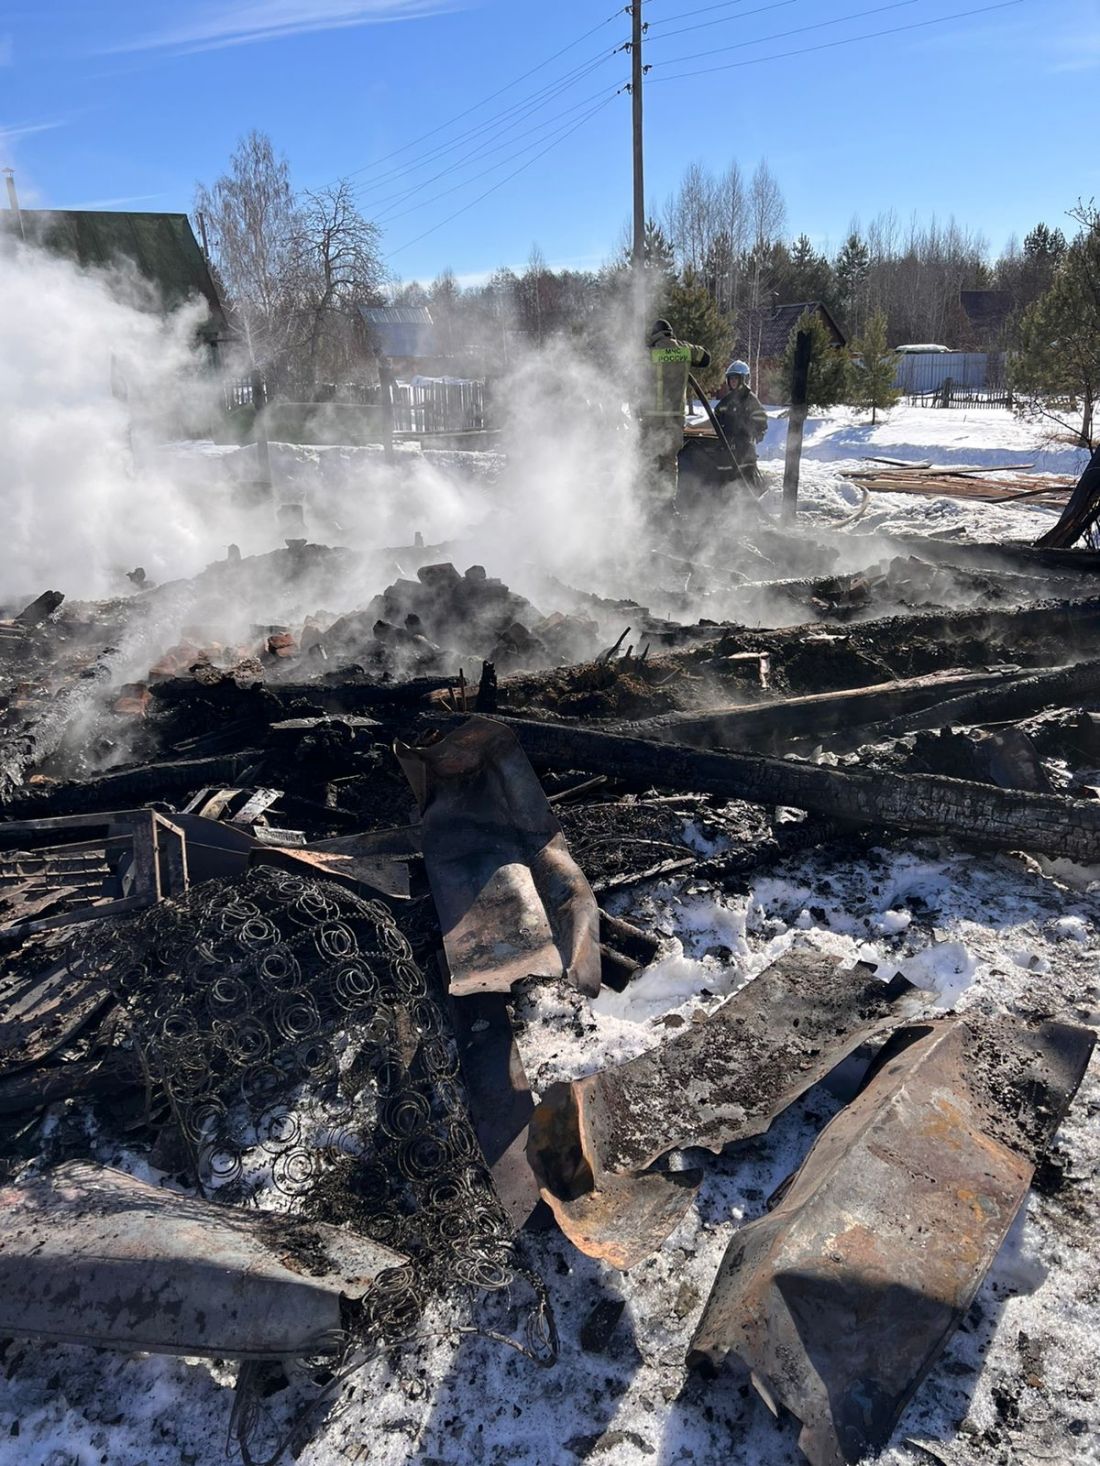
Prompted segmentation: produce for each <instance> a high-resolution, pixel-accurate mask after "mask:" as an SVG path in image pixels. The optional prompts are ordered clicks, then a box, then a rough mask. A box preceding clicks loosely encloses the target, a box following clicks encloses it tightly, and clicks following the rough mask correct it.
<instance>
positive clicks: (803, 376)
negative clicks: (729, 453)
mask: <svg viewBox="0 0 1100 1466" xmlns="http://www.w3.org/2000/svg"><path fill="white" fill-rule="evenodd" d="M812 349H813V337H812V336H811V335H810V333H809V331H799V333H798V336H797V338H796V340H795V345H794V373H793V379H792V382H791V407H790V412H789V414H788V417H787V459H786V463H785V464H784V466H783V518H784V519H793V518H794V517H795V515H796V514H797V513H798V476H799V473H800V471H801V468H802V434H803V433H804V432H805V429H806V405H807V399H808V397H809V392H810V352H811V351H812Z"/></svg>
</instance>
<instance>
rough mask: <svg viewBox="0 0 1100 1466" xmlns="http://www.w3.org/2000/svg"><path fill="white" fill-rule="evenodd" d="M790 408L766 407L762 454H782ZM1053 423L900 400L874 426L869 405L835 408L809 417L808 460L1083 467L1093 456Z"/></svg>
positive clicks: (1002, 410)
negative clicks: (1058, 436)
mask: <svg viewBox="0 0 1100 1466" xmlns="http://www.w3.org/2000/svg"><path fill="white" fill-rule="evenodd" d="M784 413H785V409H783V408H769V409H768V436H767V437H766V438H765V440H764V442H763V444H762V445H761V450H760V456H761V457H762V458H782V456H783V452H784V448H785V446H786V436H787V424H786V420H785V416H784ZM1053 427H1054V425H1053V424H1052V423H1050V422H1044V421H1030V420H1027V419H1024V418H1021V417H1018V416H1017V415H1016V413H1014V412H1013V411H1011V409H1009V408H1007V407H993V408H983V409H976V408H959V407H951V408H942V407H909V406H907V405H906V404H904V403H902V404H899V405H898V406H897V407H892V408H891V409H890V410H889V412H885V413H881V414H880V415H879V420H878V422H877V423H876V424H875V425H874V426H872V424H871V420H870V418H869V417H868V415H867V413H865V412H857V411H856V410H855V409H854V408H851V407H834V408H831V409H830V410H829V411H828V412H827V413H825V414H823V415H813V414H811V416H810V417H808V418H807V419H806V431H805V437H804V440H803V448H802V455H803V459H810V460H815V461H819V462H831V461H838V460H842V459H843V460H850V459H856V458H864V457H869V456H877V457H885V458H900V459H903V460H904V461H905V462H907V463H933V464H935V465H937V466H940V467H950V466H954V467H961V466H962V465H964V464H965V465H967V466H968V467H972V468H973V467H979V466H980V467H983V468H986V469H989V470H990V471H993V470H995V469H998V468H1006V467H1010V466H1012V465H1014V464H1022V463H1030V464H1033V465H1034V467H1035V471H1036V472H1037V473H1078V474H1079V473H1080V472H1081V470H1082V469H1083V468H1084V466H1085V462H1086V461H1087V458H1088V455H1087V453H1085V452H1084V451H1083V450H1082V449H1080V448H1075V447H1074V446H1073V445H1072V444H1070V443H1066V442H1060V441H1052V428H1053Z"/></svg>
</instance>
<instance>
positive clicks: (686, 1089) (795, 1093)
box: [528, 948, 924, 1268]
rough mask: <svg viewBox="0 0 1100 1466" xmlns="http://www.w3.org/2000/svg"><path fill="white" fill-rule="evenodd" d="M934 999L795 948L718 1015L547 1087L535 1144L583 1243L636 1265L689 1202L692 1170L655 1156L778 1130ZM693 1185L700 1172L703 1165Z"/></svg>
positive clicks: (547, 1185) (548, 1187) (563, 1213)
mask: <svg viewBox="0 0 1100 1466" xmlns="http://www.w3.org/2000/svg"><path fill="white" fill-rule="evenodd" d="M923 1006H924V1000H923V999H922V998H921V997H920V996H919V995H918V993H917V990H916V989H914V988H913V987H912V986H911V984H909V983H907V982H905V981H904V979H896V980H895V981H894V982H893V983H890V984H886V983H883V982H881V981H880V980H879V979H878V978H877V977H875V975H874V971H873V969H871V968H869V967H867V966H864V965H859V966H856V967H851V968H842V967H841V965H840V961H839V959H838V958H836V957H832V956H828V955H827V954H825V953H822V952H818V951H815V950H812V949H808V948H800V949H796V950H795V951H792V952H789V953H787V954H786V956H784V957H783V958H781V959H780V961H778V962H776V963H775V964H774V965H773V966H771V967H769V968H768V969H767V970H766V971H764V972H762V973H761V974H760V975H759V977H756V978H754V979H753V981H752V982H750V983H747V984H746V985H745V986H744V987H743V988H741V989H740V991H739V992H737V993H735V994H734V995H733V997H732V998H730V999H729V1000H728V1001H727V1002H725V1003H723V1004H722V1006H721V1007H720V1008H718V1009H717V1010H716V1011H715V1012H714V1013H712V1014H711V1015H710V1017H709V1018H706V1019H702V1020H700V1021H698V1022H695V1023H693V1024H691V1025H690V1026H689V1027H688V1028H687V1029H685V1030H684V1031H683V1032H681V1033H678V1034H677V1035H676V1036H675V1037H674V1038H670V1039H668V1040H666V1041H665V1042H664V1043H663V1044H661V1045H660V1046H659V1047H658V1048H656V1049H651V1050H650V1051H649V1053H646V1054H642V1055H641V1056H640V1057H639V1058H637V1059H631V1060H630V1061H629V1062H628V1063H625V1064H618V1065H615V1066H613V1067H612V1068H609V1069H603V1070H601V1071H600V1072H599V1073H597V1074H591V1075H589V1076H588V1077H587V1078H584V1079H578V1080H575V1081H574V1082H573V1083H572V1084H568V1085H556V1086H553V1087H552V1088H551V1089H550V1090H548V1091H547V1094H546V1096H545V1098H544V1099H543V1102H542V1104H541V1105H539V1106H538V1108H537V1109H536V1111H535V1114H534V1116H533V1117H532V1120H531V1127H530V1140H529V1143H528V1154H529V1157H530V1160H531V1165H532V1168H533V1169H534V1171H535V1174H536V1176H537V1177H538V1179H539V1183H540V1187H541V1190H542V1194H543V1197H544V1198H545V1199H546V1201H547V1202H548V1203H549V1205H550V1206H551V1208H552V1209H553V1211H554V1214H555V1216H556V1217H557V1219H558V1221H559V1223H560V1225H561V1227H562V1229H563V1231H564V1232H565V1233H566V1235H567V1236H568V1237H569V1238H570V1239H571V1240H572V1241H573V1242H574V1243H575V1244H576V1246H578V1247H579V1248H580V1249H581V1251H582V1252H586V1253H588V1254H589V1255H590V1256H593V1257H600V1258H603V1259H604V1260H605V1261H607V1262H610V1263H612V1264H613V1266H615V1267H620V1268H625V1267H632V1266H634V1265H635V1264H636V1263H637V1262H640V1261H641V1259H642V1258H643V1257H645V1256H646V1255H647V1254H648V1253H650V1252H652V1251H654V1250H655V1249H656V1248H657V1247H659V1246H660V1244H661V1243H662V1242H663V1241H664V1239H665V1237H667V1235H668V1233H669V1232H670V1231H671V1230H672V1228H673V1227H674V1226H675V1225H676V1223H677V1222H678V1221H679V1220H680V1217H682V1216H683V1214H684V1213H685V1212H686V1211H687V1209H688V1207H689V1206H690V1205H691V1201H692V1196H693V1195H694V1189H690V1190H689V1189H687V1183H685V1181H684V1179H683V1176H684V1174H685V1173H683V1172H679V1173H661V1172H650V1171H647V1168H648V1167H649V1166H651V1165H652V1164H653V1162H654V1161H656V1160H658V1159H659V1158H660V1157H661V1156H663V1155H665V1154H667V1152H668V1151H670V1150H673V1149H683V1148H685V1147H688V1146H703V1147H706V1148H708V1149H710V1150H713V1151H715V1152H718V1151H720V1150H721V1149H722V1148H723V1146H725V1145H729V1144H730V1143H731V1142H732V1141H735V1140H743V1139H745V1138H746V1137H748V1136H751V1135H758V1134H760V1132H761V1131H763V1130H766V1129H767V1128H768V1126H769V1125H770V1124H771V1123H772V1121H773V1120H774V1119H775V1117H776V1116H777V1115H779V1114H780V1113H782V1111H783V1110H785V1109H786V1108H787V1107H788V1106H789V1105H791V1104H793V1103H794V1101H795V1100H796V1099H798V1097H799V1096H800V1095H802V1094H804V1093H805V1092H806V1090H808V1089H809V1088H810V1087H811V1086H812V1085H814V1084H816V1083H817V1082H818V1081H819V1080H821V1079H823V1078H824V1077H825V1076H826V1075H827V1074H828V1073H829V1072H830V1070H832V1069H834V1068H835V1067H836V1066H837V1065H838V1064H839V1063H840V1062H841V1061H842V1060H843V1059H845V1058H846V1057H847V1056H848V1055H849V1054H851V1053H852V1052H853V1051H854V1050H855V1049H857V1048H858V1047H859V1046H860V1045H861V1044H863V1043H866V1042H868V1041H869V1040H871V1039H875V1038H878V1037H881V1036H882V1035H883V1034H885V1033H886V1032H887V1031H888V1030H889V1029H890V1028H892V1027H893V1026H895V1025H896V1024H897V1023H898V1022H900V1021H903V1020H904V1019H907V1018H911V1017H913V1016H915V1015H916V1014H917V1013H918V1012H919V1011H920V1010H921V1008H922V1007H923ZM693 1174H694V1176H695V1183H694V1185H695V1187H697V1186H698V1183H699V1181H700V1180H701V1179H702V1173H701V1172H695V1173H693Z"/></svg>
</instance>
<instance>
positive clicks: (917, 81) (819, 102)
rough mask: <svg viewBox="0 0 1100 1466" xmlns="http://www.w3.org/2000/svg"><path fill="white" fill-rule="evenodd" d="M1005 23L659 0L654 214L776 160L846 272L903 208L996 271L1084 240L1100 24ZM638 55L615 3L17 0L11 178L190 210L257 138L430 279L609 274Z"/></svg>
mask: <svg viewBox="0 0 1100 1466" xmlns="http://www.w3.org/2000/svg"><path fill="white" fill-rule="evenodd" d="M991 4H992V0H900V3H898V0H894V3H888V0H727V3H724V4H722V3H716V0H647V4H646V7H645V15H646V18H647V20H648V22H649V24H650V29H649V32H648V34H647V38H646V44H645V59H646V61H647V62H648V63H650V64H651V65H652V67H653V70H652V71H651V72H650V73H649V76H648V78H647V84H646V168H647V194H648V200H649V204H650V208H651V210H655V207H659V205H660V203H661V202H662V201H663V200H664V198H665V197H666V196H667V194H668V192H669V191H670V189H672V188H673V187H674V186H675V184H676V182H677V180H678V178H679V176H680V175H681V173H682V171H683V169H684V167H685V166H686V165H687V164H688V163H689V162H691V161H693V160H695V159H700V160H702V161H705V162H707V163H709V164H710V165H711V166H712V167H713V168H714V169H715V170H716V171H722V170H724V168H725V167H726V166H727V165H728V163H729V162H730V160H731V159H734V158H736V159H737V160H738V161H739V162H740V163H741V165H742V167H743V168H744V169H745V171H746V173H750V172H751V171H752V169H753V167H754V166H755V164H756V162H757V161H758V159H759V158H760V157H762V156H766V157H767V159H768V161H769V163H770V166H771V168H772V170H773V172H774V173H775V174H776V175H777V177H778V179H779V181H780V183H781V185H782V188H783V191H784V194H785V197H786V200H787V204H788V211H789V219H790V224H791V229H792V232H797V231H798V230H803V229H804V230H805V231H806V232H807V233H808V234H810V235H811V236H812V237H813V238H814V239H815V240H816V241H818V242H819V243H821V244H826V243H827V244H829V245H830V246H832V247H835V246H836V245H837V244H839V243H840V241H841V240H842V239H843V236H844V234H845V233H846V231H847V226H848V223H849V221H850V219H851V218H852V217H853V216H860V217H861V218H862V219H864V220H867V219H869V218H870V217H871V216H872V215H874V214H875V213H877V212H878V211H879V210H881V209H887V208H893V209H895V210H896V211H897V212H898V214H899V215H900V216H901V217H902V218H903V219H906V220H907V219H908V218H909V216H910V215H911V214H912V213H913V212H914V211H915V212H916V213H917V214H918V215H920V216H923V217H927V216H930V215H931V214H933V213H935V214H936V215H938V216H939V217H940V218H941V219H945V218H946V217H948V216H949V215H951V214H954V215H955V216H956V217H957V218H958V219H959V220H960V221H961V222H963V223H965V224H966V225H968V226H969V227H971V228H973V229H980V230H982V231H983V232H984V233H985V234H986V235H987V237H988V238H989V240H990V242H991V244H992V245H993V247H994V248H1000V246H1001V245H1002V244H1003V243H1004V241H1005V240H1006V238H1007V237H1008V236H1009V235H1010V234H1012V233H1014V232H1015V233H1018V234H1021V235H1022V234H1023V233H1024V232H1026V230H1027V229H1028V228H1030V227H1031V225H1032V224H1034V223H1035V222H1036V221H1037V220H1038V219H1041V218H1043V219H1046V220H1048V221H1050V222H1052V223H1064V222H1065V220H1064V214H1065V210H1066V209H1067V208H1069V207H1070V206H1071V205H1072V204H1073V202H1074V201H1075V200H1076V198H1077V197H1078V196H1079V195H1084V196H1086V197H1088V196H1090V195H1093V194H1100V161H1098V159H1097V155H1096V151H1095V148H1094V147H1093V133H1094V124H1093V120H1092V116H1091V109H1090V108H1089V106H1088V105H1087V97H1088V95H1089V94H1090V89H1091V87H1092V86H1093V85H1095V84H1096V78H1097V71H1098V70H1100V0H1016V3H1012V4H1009V5H1001V6H999V7H997V8H986V7H987V6H990V5H991ZM968 12H970V13H968ZM972 12H980V13H972ZM926 22H934V23H932V24H926ZM901 27H904V29H899V28H901ZM586 32H590V34H587V35H586V34H585V33H586ZM884 32H891V33H888V34H882V33H884ZM876 33H878V34H876ZM628 37H629V18H628V17H627V15H626V14H625V13H623V12H622V10H621V9H617V8H616V5H615V3H614V0H606V3H604V0H554V3H546V4H541V3H536V0H471V3H467V0H188V3H187V4H184V5H181V4H179V3H175V4H172V5H168V4H166V3H162V0H98V3H97V0H39V3H37V4H31V3H28V0H7V3H6V5H5V6H4V7H2V8H0V165H10V166H13V167H14V168H15V169H16V172H17V181H18V183H19V186H20V191H21V194H22V196H23V200H24V202H25V203H26V204H27V205H28V206H31V205H34V206H38V207H58V208H61V207H80V206H83V207H92V208H95V207H98V208H132V209H154V210H160V209H164V210H184V209H188V208H189V207H190V205H191V201H192V197H193V192H194V185H195V183H196V181H197V180H200V179H201V180H203V181H206V182H212V181H213V179H214V178H215V177H216V176H217V174H218V173H219V172H220V171H222V169H223V168H224V166H225V164H226V161H227V159H228V156H229V153H230V152H231V150H232V148H233V145H234V143H235V141H236V139H237V138H238V137H239V136H240V135H241V134H242V133H243V132H245V131H246V130H248V129H249V128H251V127H257V128H260V129H262V130H264V131H266V132H268V133H269V134H270V135H271V137H272V139H273V141H274V143H275V145H276V147H277V148H278V149H279V150H281V151H282V152H284V153H285V154H286V156H287V157H288V159H289V161H290V164H291V170H292V175H293V179H294V181H295V183H296V184H297V185H299V186H304V187H313V186H318V185H322V184H324V183H326V182H328V181H331V180H333V179H335V178H337V177H340V176H343V175H349V174H351V175H354V181H355V182H356V184H357V185H359V186H361V188H362V195H361V198H362V207H363V210H364V212H365V213H366V214H368V216H371V217H374V216H380V217H382V219H383V223H384V230H385V232H384V236H383V247H384V252H385V253H386V254H387V255H388V256H389V260H388V263H389V266H390V268H391V269H392V270H393V271H394V272H395V274H398V275H400V276H402V277H403V278H405V279H412V278H422V279H428V278H431V277H432V276H433V275H435V274H436V273H437V272H438V271H440V270H442V269H444V268H446V267H449V268H452V269H453V270H454V271H455V272H456V274H457V275H458V276H459V277H460V278H476V277H477V276H479V275H481V274H483V273H484V272H486V271H489V270H491V269H493V268H494V267H495V266H497V265H500V264H510V265H513V266H520V267H521V266H522V265H523V263H524V262H525V261H526V259H527V258H528V256H529V254H530V251H531V248H532V245H533V244H535V243H537V244H538V245H539V246H540V248H541V249H542V252H543V254H544V256H545V257H546V259H547V260H548V261H549V262H550V263H551V264H554V265H559V266H561V265H572V266H575V267H577V268H584V267H589V266H595V265H598V264H599V262H600V261H601V260H603V259H605V258H606V257H607V256H608V255H609V254H611V253H612V252H613V250H614V248H615V245H616V243H617V241H618V240H619V238H620V236H621V235H622V231H623V228H624V225H625V222H626V220H627V219H628V218H629V214H630V181H631V173H630V99H629V97H628V96H627V95H626V94H625V92H619V94H618V95H616V92H617V91H618V89H619V88H621V87H622V86H623V84H624V83H625V82H626V81H627V80H628V79H629V59H628V57H627V55H626V53H625V52H620V53H619V54H617V55H615V54H613V52H614V50H615V48H616V47H617V46H620V45H621V44H622V43H623V42H624V41H625V40H627V39H628ZM582 38H583V39H582ZM574 43H575V44H574ZM837 43H840V44H837ZM563 48H567V49H563ZM559 51H560V52H562V54H561V55H559V56H557V59H554V60H550V59H549V58H551V57H553V56H554V55H555V53H556V52H559ZM789 53H794V54H789ZM681 58H682V59H681ZM769 58H772V59H769ZM546 62H549V64H545V65H544V64H543V63H546ZM536 68H537V69H536ZM527 72H530V73H531V74H530V75H529V76H527V77H526V79H524V80H519V78H522V77H523V75H524V73H527ZM512 83H516V84H515V85H512ZM497 92H499V95H498V96H497V97H496V98H495V99H494V100H491V101H488V102H487V103H486V104H485V105H479V104H481V103H482V102H483V101H484V99H486V98H488V97H489V96H490V95H491V94H493V93H497ZM597 108H598V109H599V110H596V109H597ZM468 109H473V110H468ZM461 113H468V115H466V116H465V117H462V118H461V119H460V120H457V121H455V120H453V119H455V118H456V116H457V115H458V114H461ZM502 113H503V114H504V115H503V116H501V115H500V114H502ZM475 129H476V131H475ZM464 134H466V136H465V138H464V136H463V135H464ZM467 155H473V156H467ZM510 174H515V176H514V177H511V178H508V175H510ZM479 175H480V176H479ZM506 179H507V181H505V180H506ZM497 185H500V186H497ZM490 189H492V190H493V192H491V193H490V194H489V196H488V197H486V198H484V199H483V200H482V201H481V202H480V203H477V204H475V205H474V206H473V207H469V206H470V205H471V204H472V203H473V201H474V200H476V199H477V198H478V196H479V195H480V194H483V193H485V192H486V191H487V190H490ZM458 211H462V212H458ZM456 213H457V217H454V218H450V219H449V216H451V215H454V214H456ZM444 221H447V222H444ZM419 236H424V237H422V238H420V237H419Z"/></svg>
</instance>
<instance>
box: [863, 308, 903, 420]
mask: <svg viewBox="0 0 1100 1466" xmlns="http://www.w3.org/2000/svg"><path fill="white" fill-rule="evenodd" d="M886 332H887V322H886V314H885V312H884V311H881V310H877V311H875V313H874V315H873V316H872V317H871V319H870V320H869V321H868V322H867V329H866V331H864V333H863V337H862V339H861V340H859V341H857V342H856V343H855V345H854V351H855V358H854V360H853V362H852V368H851V376H852V380H851V397H852V405H853V407H869V408H870V409H871V423H872V425H873V424H874V423H876V422H877V421H878V411H879V408H882V409H883V411H886V410H887V409H889V408H891V407H893V406H894V405H895V404H896V403H897V400H898V398H899V397H900V395H901V394H900V392H898V390H897V388H896V387H895V386H894V377H895V374H896V372H897V360H898V358H897V353H896V352H895V351H892V350H891V349H890V346H889V344H888V341H887V334H886Z"/></svg>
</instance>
